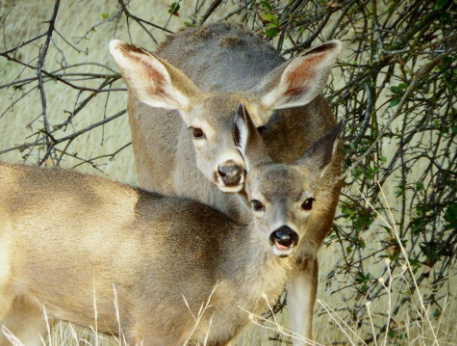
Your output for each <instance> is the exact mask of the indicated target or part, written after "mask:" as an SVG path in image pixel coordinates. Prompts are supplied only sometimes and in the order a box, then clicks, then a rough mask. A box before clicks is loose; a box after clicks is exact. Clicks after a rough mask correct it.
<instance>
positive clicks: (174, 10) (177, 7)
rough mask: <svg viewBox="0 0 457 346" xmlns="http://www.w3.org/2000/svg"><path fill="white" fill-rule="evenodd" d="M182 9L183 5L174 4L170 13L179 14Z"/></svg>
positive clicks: (169, 10)
mask: <svg viewBox="0 0 457 346" xmlns="http://www.w3.org/2000/svg"><path fill="white" fill-rule="evenodd" d="M180 9H181V5H180V4H179V3H177V2H173V3H171V5H170V8H169V9H168V13H170V14H177V13H178V11H179V10H180Z"/></svg>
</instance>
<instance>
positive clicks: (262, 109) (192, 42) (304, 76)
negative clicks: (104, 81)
mask: <svg viewBox="0 0 457 346" xmlns="http://www.w3.org/2000/svg"><path fill="white" fill-rule="evenodd" d="M195 37H197V38H198V40H196V39H195ZM234 43H236V45H235V44H234ZM339 49H340V48H339V43H338V42H335V41H333V42H332V43H328V44H326V45H322V46H320V47H317V48H315V49H313V50H311V51H310V52H305V53H304V54H302V55H301V56H299V57H297V58H296V59H294V60H291V61H289V62H284V59H283V58H282V57H281V56H280V55H279V54H278V53H277V52H276V51H275V50H274V49H273V48H272V47H271V46H270V45H269V44H267V43H266V42H265V41H263V40H262V39H260V38H259V37H258V36H257V35H254V34H253V33H252V32H251V31H249V30H247V29H246V28H244V27H243V26H242V25H237V24H230V23H223V24H214V25H210V26H207V27H201V28H189V29H186V30H182V31H180V32H179V33H177V34H176V35H173V36H170V37H169V38H168V40H166V41H165V42H164V43H163V44H162V45H161V46H160V47H159V48H158V49H157V51H156V54H157V55H158V56H160V57H161V59H162V61H165V60H166V61H167V63H168V65H167V66H175V68H179V70H180V71H181V72H182V73H183V75H185V76H187V77H188V79H185V78H183V79H182V81H183V84H182V86H185V85H189V83H192V84H194V85H195V87H196V88H198V89H200V91H199V92H198V94H200V95H201V98H200V102H198V103H192V102H191V107H190V109H188V110H187V111H185V112H183V111H181V110H180V113H179V114H180V115H181V117H180V116H179V115H178V114H177V113H178V112H176V111H173V110H165V109H161V108H153V107H150V106H148V105H147V104H145V103H144V102H146V103H148V100H146V99H143V98H140V97H139V96H138V93H137V92H135V87H132V84H131V83H130V84H129V83H128V84H129V90H130V92H129V103H128V110H129V121H130V125H131V129H132V142H133V150H134V153H135V160H136V168H137V171H138V175H139V181H140V185H141V186H142V187H144V188H146V189H153V190H155V191H159V192H161V193H166V194H175V195H183V196H188V197H191V198H195V199H198V200H200V201H202V202H204V203H207V204H210V205H212V206H214V207H216V208H217V209H219V210H221V211H222V212H224V213H226V214H227V215H230V216H231V217H232V218H235V219H237V220H241V221H243V222H247V221H248V220H249V218H250V214H249V211H248V210H247V208H246V207H245V202H244V201H243V198H239V196H236V195H233V194H232V195H230V194H224V193H223V192H221V190H220V189H221V182H220V179H218V177H217V167H218V166H220V165H221V164H222V163H221V161H220V158H223V157H224V153H226V152H229V151H230V150H232V149H233V145H234V144H233V142H231V141H230V139H231V136H232V122H233V121H232V120H233V118H234V114H235V109H236V107H237V106H238V105H239V103H243V104H244V106H245V108H246V109H247V110H248V112H249V114H250V116H251V117H252V119H253V121H254V123H255V124H256V126H264V131H263V138H264V140H265V143H266V146H267V148H268V152H269V154H270V156H271V157H272V159H273V160H274V161H276V162H292V161H294V160H297V159H298V158H300V157H301V156H302V155H303V153H304V152H305V150H306V149H307V148H309V146H310V145H311V143H313V142H314V141H315V140H317V139H318V138H319V137H321V136H322V135H324V134H325V133H327V132H328V131H330V130H331V129H332V127H333V126H334V125H335V118H334V116H333V115H332V114H331V112H330V109H329V107H328V105H327V103H326V102H325V101H324V100H323V98H322V97H321V96H319V95H318V94H319V92H320V90H321V89H322V87H323V85H324V83H325V80H326V79H327V76H328V73H329V70H330V68H331V65H332V64H333V62H334V59H336V54H337V52H338V51H339ZM170 73H172V74H173V73H174V72H173V70H171V69H170ZM123 76H124V78H125V79H126V80H130V81H132V83H139V82H140V80H141V78H142V77H141V76H137V77H136V80H135V78H131V77H129V74H128V73H125V72H124V73H123ZM284 83H285V84H284ZM287 85H288V86H287ZM182 86H181V85H179V84H177V85H176V86H175V87H176V88H178V89H179V88H181V87H182ZM303 95H305V96H306V95H308V96H306V97H308V98H306V97H305V98H303ZM309 95H313V96H309ZM190 96H192V95H190ZM151 97H152V98H154V96H152V95H151ZM309 97H311V99H309ZM139 100H141V101H143V102H140V101H139ZM263 102H266V103H267V104H268V105H266V104H264V103H263ZM202 104H203V106H202ZM205 104H206V105H209V107H205V106H204V105H205ZM284 104H285V105H289V104H290V105H294V106H297V107H294V108H288V109H283V108H284V106H283V105H284ZM275 107H276V108H278V109H277V110H274V108H275ZM189 126H194V127H201V128H203V127H206V128H210V129H211V131H210V132H211V133H215V134H216V136H213V137H214V138H216V139H212V138H208V139H207V140H206V142H205V144H202V143H201V141H200V142H199V141H196V140H192V137H191V135H190V132H189V130H188V127H189ZM192 146H194V148H195V150H192V149H191V148H192ZM237 162H239V161H238V160H237ZM340 167H341V150H340V149H338V150H337V152H336V155H335V159H334V160H333V162H332V164H331V165H330V166H329V167H328V172H326V176H327V178H328V177H330V178H331V177H335V176H337V175H338V174H339V172H340ZM216 185H217V186H216ZM339 192H340V185H339V184H336V185H335V184H333V185H332V186H331V188H330V192H328V195H329V198H328V199H326V201H327V202H326V203H327V204H326V205H325V206H324V207H323V209H325V210H326V211H325V212H322V215H321V219H320V220H319V222H317V223H316V225H315V231H314V235H313V247H315V248H316V251H317V247H318V246H319V245H320V243H321V241H322V239H323V238H324V237H325V235H326V234H327V233H328V231H329V230H330V227H331V224H332V219H333V216H334V213H335V209H336V204H337V201H338V195H339ZM312 256H313V260H315V258H314V256H315V251H314V252H313V254H312ZM314 267H316V268H317V260H316V265H315V266H314ZM302 275H303V277H305V278H307V279H306V280H308V281H309V280H311V281H312V282H313V283H314V288H313V289H311V290H309V291H310V292H314V293H312V297H311V298H310V299H307V300H309V301H310V302H311V306H310V307H303V310H304V313H303V318H302V321H296V322H294V323H293V324H294V325H296V326H301V327H297V328H295V329H294V331H295V332H297V333H299V334H306V336H307V337H309V338H311V332H310V330H311V326H310V323H311V321H312V306H313V304H314V303H313V302H314V296H315V291H316V285H317V271H314V270H312V271H311V272H308V269H306V268H304V270H303V271H302ZM300 281H303V280H300ZM291 285H292V286H294V285H293V283H291ZM295 286H297V285H295ZM291 304H292V305H295V306H302V305H303V304H302V303H301V302H294V301H292V302H291ZM294 318H295V317H294ZM296 344H297V345H300V343H299V342H296Z"/></svg>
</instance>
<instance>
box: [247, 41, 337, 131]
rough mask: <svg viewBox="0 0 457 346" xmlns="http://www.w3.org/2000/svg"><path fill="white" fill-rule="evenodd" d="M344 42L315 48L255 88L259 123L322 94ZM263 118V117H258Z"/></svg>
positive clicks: (274, 71)
mask: <svg viewBox="0 0 457 346" xmlns="http://www.w3.org/2000/svg"><path fill="white" fill-rule="evenodd" d="M341 46H342V45H341V42H340V41H337V40H335V41H329V42H327V43H324V44H322V45H320V46H317V47H314V48H311V49H309V50H307V51H306V52H304V53H302V54H300V55H299V56H297V57H295V58H294V59H292V60H289V61H287V62H285V63H284V64H282V65H281V66H279V67H277V68H276V69H275V70H273V71H272V72H270V73H269V74H268V75H266V76H265V77H264V78H263V79H262V81H261V82H260V84H259V86H257V87H255V88H254V89H253V90H251V93H252V92H253V93H254V95H255V99H256V100H257V102H258V110H257V112H256V113H257V114H256V116H257V118H256V123H257V122H262V123H261V124H260V123H259V124H257V126H261V125H264V124H266V123H267V122H268V121H269V120H270V118H271V116H272V113H273V110H275V109H283V108H291V107H298V106H304V105H306V104H308V103H309V102H311V101H312V100H314V98H316V96H318V95H319V94H320V93H321V92H322V89H323V88H324V85H325V83H326V82H327V78H328V75H329V74H330V70H331V68H332V67H333V65H334V64H335V62H336V58H337V57H338V54H339V53H340V51H341ZM258 118H260V120H259V119H258Z"/></svg>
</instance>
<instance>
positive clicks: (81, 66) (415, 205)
mask: <svg viewBox="0 0 457 346" xmlns="http://www.w3.org/2000/svg"><path fill="white" fill-rule="evenodd" d="M0 4H1V7H0V56H1V59H0V99H1V102H0V159H1V160H4V161H9V162H26V163H28V164H36V165H56V166H57V165H60V166H65V167H75V168H77V169H78V170H81V171H84V172H91V173H96V174H103V175H108V176H110V177H111V178H113V179H116V180H120V181H123V182H127V183H135V182H136V173H135V168H134V163H133V154H132V151H131V147H130V134H129V128H128V123H127V115H126V110H125V108H126V92H125V90H126V89H125V85H124V84H123V82H122V80H121V78H120V75H119V73H118V72H117V69H116V68H115V65H114V63H113V61H111V59H110V57H109V53H108V42H109V41H110V39H112V38H120V39H123V40H126V41H131V42H133V43H135V44H138V45H142V46H144V47H146V48H148V49H150V50H153V49H154V47H155V46H156V45H157V43H160V42H161V41H162V40H163V39H164V38H165V35H166V34H169V33H172V32H174V31H176V30H178V29H179V28H180V27H183V26H189V25H201V24H203V23H209V22H215V21H220V20H229V21H235V22H243V23H245V24H246V25H248V26H249V27H251V28H252V29H253V30H254V31H256V32H257V33H258V34H259V35H261V36H263V37H264V38H265V39H266V40H270V41H271V43H272V44H273V45H274V46H275V47H276V49H277V50H278V51H279V52H281V53H282V54H283V55H284V56H286V57H287V58H290V57H292V56H294V55H296V54H298V53H300V52H302V51H303V50H305V49H307V48H309V47H311V46H314V45H317V44H319V43H320V42H323V41H326V40H329V39H340V40H342V41H343V43H344V47H345V48H344V52H343V54H342V55H341V57H340V60H339V62H338V64H337V66H336V67H335V68H334V69H333V73H332V76H331V79H330V80H329V84H328V88H327V89H326V91H325V94H326V97H327V99H328V101H329V102H330V104H331V106H332V108H333V110H334V113H335V114H336V115H337V116H338V117H339V118H346V119H347V125H346V133H345V142H346V145H345V151H346V163H345V173H344V175H343V177H342V178H344V179H345V182H346V184H345V188H344V190H343V194H342V197H341V202H340V209H339V211H338V213H337V217H336V220H335V225H334V230H333V232H332V233H331V234H330V235H329V236H328V238H327V241H326V243H325V245H324V247H323V248H322V250H321V253H320V263H321V272H320V276H321V277H320V289H319V298H320V301H319V302H318V304H317V306H316V324H315V327H314V330H315V334H316V341H318V342H320V343H323V344H334V345H346V344H347V345H351V344H352V345H355V344H373V345H378V344H379V345H381V344H382V345H397V344H398V345H413V344H414V345H416V344H417V345H435V344H441V345H449V344H456V342H455V340H456V339H457V336H456V330H455V325H456V323H457V305H456V300H455V299H456V298H455V294H456V293H457V291H456V289H455V285H456V283H457V280H456V274H457V268H456V264H455V262H456V261H455V260H456V250H457V249H456V244H457V194H456V190H457V150H456V149H457V145H456V144H457V140H456V136H457V102H456V94H457V90H456V88H457V2H456V1H455V0H434V1H429V0H399V1H390V0H385V1H383V0H339V1H331V0H330V1H325V0H324V1H322V0H289V1H273V0H262V1H259V0H246V1H238V0H231V1H230V0H224V1H223V0H178V1H176V2H173V0H170V1H146V0H131V1H125V0H118V1H115V0H105V1H97V2H90V1H87V0H86V1H70V0H62V1H59V0H55V1H45V0H36V1H33V2H29V1H10V0H6V1H5V0H3V1H0ZM283 301H284V297H283V299H282V300H281V302H280V303H279V304H278V305H277V306H276V307H275V309H276V310H278V311H281V310H282V309H283V304H282V302H283ZM286 309H287V308H286ZM278 323H281V324H283V325H284V326H287V321H286V318H285V317H284V318H283V319H281V320H280V322H278ZM264 326H265V327H268V328H270V329H273V330H270V329H262V328H258V327H257V328H250V329H248V330H247V331H246V332H245V333H243V335H241V336H240V337H239V338H238V339H237V340H236V341H234V344H238V345H242V344H250V345H252V344H259V345H260V344H262V345H264V344H267V343H268V344H271V345H279V344H281V343H287V342H288V340H289V339H288V338H287V336H286V334H287V333H281V332H280V331H278V328H277V326H275V325H274V324H273V325H270V324H269V323H264ZM63 330H64V329H62V328H60V327H59V328H58V331H56V333H55V334H54V335H53V338H52V339H51V341H50V342H51V343H53V344H70V343H79V342H80V341H78V338H84V339H85V340H87V341H88V342H91V343H98V341H97V342H94V339H93V338H94V336H87V335H86V334H85V333H82V334H81V333H80V334H77V333H76V332H74V330H73V329H70V331H69V330H68V329H67V332H64V331H63ZM73 332H74V333H76V334H73ZM74 335H79V336H76V337H74ZM267 340H268V341H267Z"/></svg>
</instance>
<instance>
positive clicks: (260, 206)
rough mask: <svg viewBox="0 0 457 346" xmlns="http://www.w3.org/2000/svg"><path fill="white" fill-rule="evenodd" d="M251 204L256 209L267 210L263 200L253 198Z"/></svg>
mask: <svg viewBox="0 0 457 346" xmlns="http://www.w3.org/2000/svg"><path fill="white" fill-rule="evenodd" d="M251 205H252V209H254V211H262V210H265V206H264V205H263V204H262V202H260V201H258V200H256V199H253V200H252V201H251Z"/></svg>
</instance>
